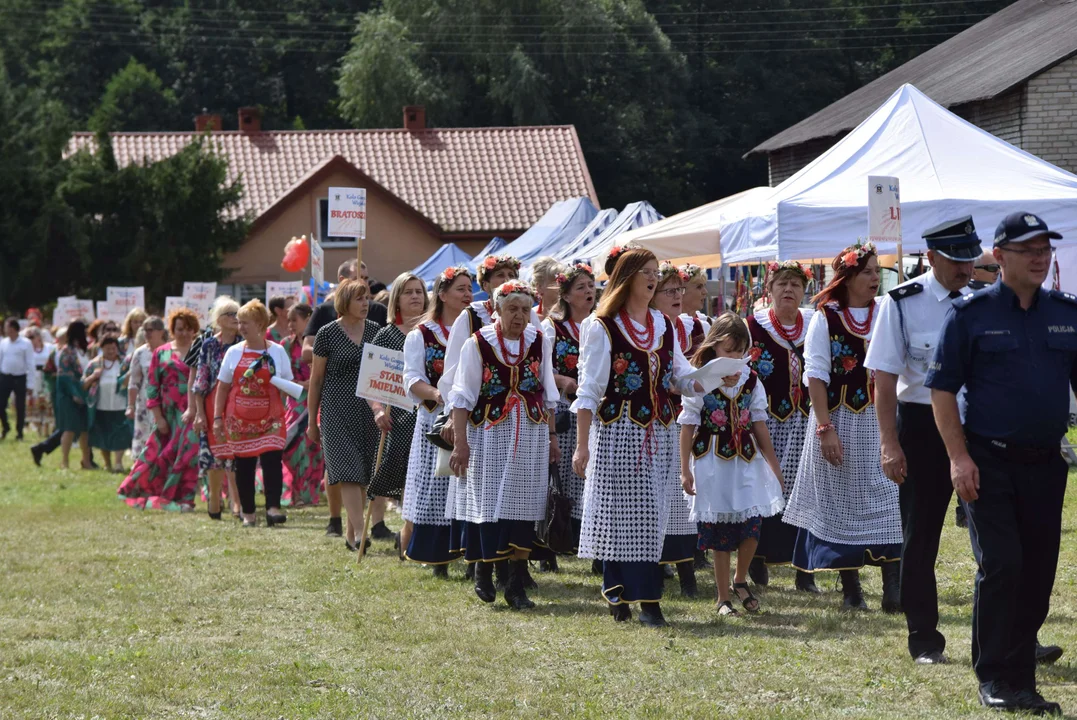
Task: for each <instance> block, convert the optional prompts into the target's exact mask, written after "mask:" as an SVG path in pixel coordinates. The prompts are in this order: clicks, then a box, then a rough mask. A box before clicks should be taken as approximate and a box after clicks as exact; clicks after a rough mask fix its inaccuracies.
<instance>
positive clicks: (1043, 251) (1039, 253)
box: [995, 245, 1055, 267]
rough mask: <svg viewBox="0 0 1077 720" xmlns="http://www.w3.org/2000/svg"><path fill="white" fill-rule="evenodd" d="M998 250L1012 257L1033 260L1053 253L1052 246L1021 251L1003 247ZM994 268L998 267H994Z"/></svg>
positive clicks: (1053, 248)
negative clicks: (1028, 256)
mask: <svg viewBox="0 0 1077 720" xmlns="http://www.w3.org/2000/svg"><path fill="white" fill-rule="evenodd" d="M999 250H1002V251H1003V252H1011V253H1013V254H1014V255H1030V256H1032V257H1034V258H1041V257H1051V253H1053V252H1054V251H1055V247H1054V246H1053V245H1046V246H1044V247H1037V248H1024V249H1023V250H1018V249H1017V248H1012V247H1008V246H1004V247H1000V248H999ZM995 267H998V266H997V265H996V266H995Z"/></svg>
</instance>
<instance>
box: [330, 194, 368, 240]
mask: <svg viewBox="0 0 1077 720" xmlns="http://www.w3.org/2000/svg"><path fill="white" fill-rule="evenodd" d="M326 235H328V236H329V237H353V238H359V239H365V238H366V189H364V188H344V187H331V188H329V229H328V230H327V231H326Z"/></svg>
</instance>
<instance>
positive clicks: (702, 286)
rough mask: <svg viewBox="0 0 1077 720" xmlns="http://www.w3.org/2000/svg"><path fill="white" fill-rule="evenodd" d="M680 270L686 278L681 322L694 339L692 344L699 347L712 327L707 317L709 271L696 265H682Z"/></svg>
mask: <svg viewBox="0 0 1077 720" xmlns="http://www.w3.org/2000/svg"><path fill="white" fill-rule="evenodd" d="M679 270H680V271H681V277H682V278H684V297H682V298H681V322H682V323H683V325H684V329H685V330H686V331H687V333H688V334H689V335H690V336H691V338H692V341H691V344H692V345H695V346H697V347H698V346H699V344H700V343H701V342H703V336H704V335H706V334H707V331H708V330H710V327H711V321H710V318H709V317H707V271H706V270H704V269H703V268H701V267H700V266H699V265H696V264H694V263H687V264H686V265H681V266H680V268H679Z"/></svg>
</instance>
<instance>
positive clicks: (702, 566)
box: [695, 548, 714, 570]
mask: <svg viewBox="0 0 1077 720" xmlns="http://www.w3.org/2000/svg"><path fill="white" fill-rule="evenodd" d="M695 566H696V570H710V569H711V568H712V567H714V565H712V564H711V562H710V560H708V559H707V551H706V550H699V549H698V548H697V549H696V556H695Z"/></svg>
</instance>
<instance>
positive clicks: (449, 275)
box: [441, 265, 472, 283]
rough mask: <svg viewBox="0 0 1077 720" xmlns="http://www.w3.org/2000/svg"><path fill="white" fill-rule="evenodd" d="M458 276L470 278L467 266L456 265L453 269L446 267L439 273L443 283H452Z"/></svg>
mask: <svg viewBox="0 0 1077 720" xmlns="http://www.w3.org/2000/svg"><path fill="white" fill-rule="evenodd" d="M459 275H467V276H468V277H472V275H471V270H470V269H469V268H468V266H467V265H456V266H454V267H447V268H445V269H444V270H442V271H441V279H442V280H443V281H445V282H450V283H451V282H452V281H453V280H455V279H456V278H457V276H459Z"/></svg>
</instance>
